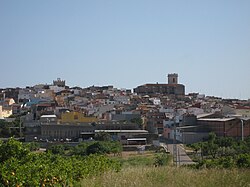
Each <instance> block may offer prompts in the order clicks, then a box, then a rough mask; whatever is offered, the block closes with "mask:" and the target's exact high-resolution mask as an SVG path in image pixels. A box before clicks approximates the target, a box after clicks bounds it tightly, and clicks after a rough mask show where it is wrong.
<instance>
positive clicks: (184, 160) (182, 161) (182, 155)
mask: <svg viewBox="0 0 250 187" xmlns="http://www.w3.org/2000/svg"><path fill="white" fill-rule="evenodd" d="M167 148H168V150H169V151H170V153H171V154H172V155H173V144H167ZM186 164H194V162H193V161H192V160H191V158H190V157H189V156H188V155H187V154H186V151H185V149H184V148H183V146H182V145H181V144H177V165H186Z"/></svg>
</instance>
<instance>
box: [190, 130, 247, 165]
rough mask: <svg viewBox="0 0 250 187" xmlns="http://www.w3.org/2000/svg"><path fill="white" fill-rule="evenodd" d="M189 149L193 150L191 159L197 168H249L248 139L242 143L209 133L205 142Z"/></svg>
mask: <svg viewBox="0 0 250 187" xmlns="http://www.w3.org/2000/svg"><path fill="white" fill-rule="evenodd" d="M189 147H191V148H192V149H193V150H194V154H193V155H192V157H193V159H194V160H195V161H197V162H198V164H197V165H196V167H198V168H200V167H207V168H215V167H216V168H232V167H239V168H242V167H243V168H250V137H248V138H246V139H245V140H244V141H242V140H236V139H233V138H230V137H216V135H215V134H214V133H210V134H209V137H208V140H207V141H204V142H199V143H194V144H191V145H189Z"/></svg>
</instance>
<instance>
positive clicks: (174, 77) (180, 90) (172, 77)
mask: <svg viewBox="0 0 250 187" xmlns="http://www.w3.org/2000/svg"><path fill="white" fill-rule="evenodd" d="M134 92H135V93H137V94H142V95H151V94H164V95H176V96H179V95H185V86H184V85H183V84H178V74H175V73H174V74H168V84H158V83H156V84H144V85H141V86H138V87H137V88H135V89H134Z"/></svg>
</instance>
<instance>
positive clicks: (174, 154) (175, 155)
mask: <svg viewBox="0 0 250 187" xmlns="http://www.w3.org/2000/svg"><path fill="white" fill-rule="evenodd" d="M173 119H174V139H173V162H174V164H175V166H177V159H178V158H177V145H176V123H175V115H174V118H173Z"/></svg>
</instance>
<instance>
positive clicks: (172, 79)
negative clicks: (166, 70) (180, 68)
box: [168, 73, 178, 84]
mask: <svg viewBox="0 0 250 187" xmlns="http://www.w3.org/2000/svg"><path fill="white" fill-rule="evenodd" d="M168 84H178V74H177V73H172V74H168Z"/></svg>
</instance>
